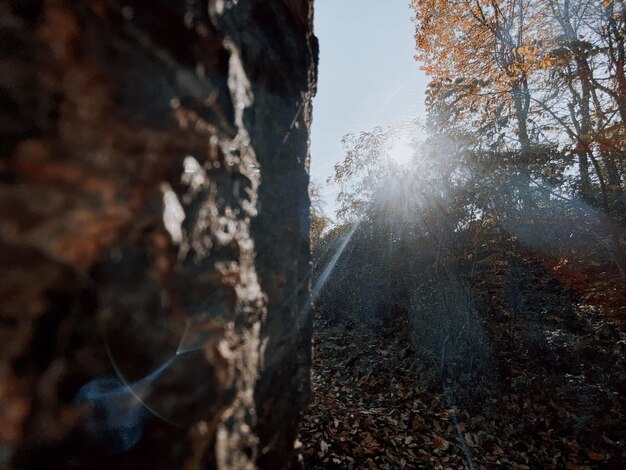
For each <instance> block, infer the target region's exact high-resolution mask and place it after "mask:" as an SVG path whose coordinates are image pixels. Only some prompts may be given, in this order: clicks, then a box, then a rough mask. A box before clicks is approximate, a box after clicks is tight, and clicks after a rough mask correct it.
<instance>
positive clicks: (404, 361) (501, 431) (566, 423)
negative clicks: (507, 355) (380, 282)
mask: <svg viewBox="0 0 626 470" xmlns="http://www.w3.org/2000/svg"><path fill="white" fill-rule="evenodd" d="M399 332H400V328H399V327H396V329H395V330H392V331H386V332H385V333H383V334H380V332H379V334H376V335H374V334H370V333H367V332H364V331H362V330H359V329H347V328H346V327H345V326H344V325H339V326H330V325H328V324H326V323H325V322H324V321H321V320H318V321H317V328H316V333H315V335H314V345H315V355H314V366H313V375H312V391H313V394H312V402H311V405H310V407H309V410H308V412H307V413H306V414H305V416H304V417H303V421H302V425H301V433H300V441H302V447H301V452H302V453H301V459H302V463H303V464H304V467H305V468H311V469H317V468H348V469H356V468H367V469H413V468H431V469H465V468H476V469H480V470H483V469H490V468H496V467H502V468H511V469H520V470H522V469H536V468H542V469H561V468H565V469H571V470H587V469H595V468H615V469H622V468H626V466H624V462H626V451H625V450H624V443H625V441H624V431H623V429H622V430H621V431H620V430H619V429H618V430H612V431H611V430H610V431H611V432H613V434H611V432H608V431H607V433H601V434H600V435H590V434H589V433H586V432H585V430H584V423H583V428H582V430H581V429H578V430H575V429H574V426H573V425H572V423H576V422H577V420H580V419H582V418H584V417H582V416H581V417H579V416H578V415H577V410H576V408H575V407H574V405H573V404H570V403H568V402H567V400H563V399H562V398H563V397H559V398H557V397H556V396H555V399H554V400H553V399H552V398H551V395H550V390H548V389H545V387H546V384H545V383H541V381H540V380H538V379H537V378H532V380H531V379H530V378H527V379H528V380H529V381H530V382H533V383H536V384H537V387H538V388H537V389H536V390H526V391H525V392H524V393H521V392H520V394H516V393H511V391H510V390H508V391H506V390H505V391H504V392H503V390H502V388H498V387H494V389H493V390H489V388H488V387H485V385H481V384H476V385H475V388H476V390H477V393H478V392H479V393H478V394H479V395H480V397H481V398H480V400H479V401H474V402H472V404H471V405H470V406H465V407H459V406H453V404H452V403H451V401H450V399H449V398H448V399H446V395H444V394H442V393H437V392H433V391H429V390H426V389H424V388H423V387H422V386H421V383H422V381H421V378H420V376H419V375H418V374H416V373H414V372H413V370H414V365H413V363H412V360H413V358H412V354H411V351H410V349H411V346H410V341H409V340H408V338H406V337H402V336H401V334H400V333H399ZM515 372H517V373H518V374H520V375H522V374H523V372H520V371H517V370H515ZM448 386H449V390H451V391H454V390H455V389H456V388H457V387H458V384H454V383H449V384H448ZM542 387H543V388H544V389H543V390H542ZM606 413H608V414H609V415H611V416H612V417H614V419H615V422H618V423H619V422H620V420H621V423H622V427H623V424H624V420H623V418H624V413H623V409H622V408H621V406H620V405H619V404H618V402H617V401H616V403H615V406H614V407H613V408H611V409H608V410H606ZM594 432H596V433H597V430H594ZM615 432H617V433H618V434H619V433H620V432H621V435H620V436H619V437H621V439H619V438H616V436H615ZM607 434H611V436H610V437H609V436H608V435H607ZM582 438H586V439H587V440H586V441H584V442H583V441H581V439H582ZM470 462H471V464H470ZM470 465H471V466H470Z"/></svg>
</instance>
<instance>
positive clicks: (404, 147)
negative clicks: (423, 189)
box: [387, 136, 415, 166]
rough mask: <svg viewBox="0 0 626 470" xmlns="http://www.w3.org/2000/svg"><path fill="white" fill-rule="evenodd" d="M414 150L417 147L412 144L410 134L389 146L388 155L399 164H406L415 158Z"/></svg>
mask: <svg viewBox="0 0 626 470" xmlns="http://www.w3.org/2000/svg"><path fill="white" fill-rule="evenodd" d="M414 152H415V149H414V148H413V146H412V145H411V142H410V140H409V138H408V136H401V137H400V138H398V139H397V140H395V141H394V142H393V144H392V145H391V146H390V147H389V150H388V151H387V157H389V159H390V160H391V161H392V162H394V163H396V164H398V165H403V166H406V165H408V164H409V162H410V161H411V159H412V158H413V153H414Z"/></svg>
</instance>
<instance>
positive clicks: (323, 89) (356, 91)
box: [311, 0, 427, 216]
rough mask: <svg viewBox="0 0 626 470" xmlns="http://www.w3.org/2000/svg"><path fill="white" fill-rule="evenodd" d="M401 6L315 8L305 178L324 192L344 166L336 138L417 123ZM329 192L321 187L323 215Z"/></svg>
mask: <svg viewBox="0 0 626 470" xmlns="http://www.w3.org/2000/svg"><path fill="white" fill-rule="evenodd" d="M408 5H409V2H408V0H316V1H315V25H314V28H315V34H316V36H317V37H318V39H319V42H320V62H319V80H318V90H317V96H316V97H315V98H314V100H313V127H312V135H311V177H312V179H313V181H315V182H317V183H320V184H322V186H326V185H325V181H326V178H327V177H328V176H330V175H331V174H332V172H333V166H334V164H335V163H336V162H338V161H340V160H342V159H343V148H342V146H341V138H342V136H343V135H344V134H346V133H349V132H359V131H365V130H369V129H371V128H373V127H375V126H387V125H394V124H402V123H405V122H406V121H409V120H411V119H414V118H416V117H419V116H422V114H423V111H424V92H425V90H426V84H427V78H426V76H425V75H424V73H423V72H421V71H420V70H419V64H418V63H417V62H415V61H414V59H413V55H414V44H415V43H414V39H413V34H414V27H413V23H412V22H411V11H410V10H409V6H408ZM335 195H336V190H335V189H333V188H328V187H323V196H324V199H325V203H326V212H327V215H329V216H333V215H334V208H335V205H334V199H335Z"/></svg>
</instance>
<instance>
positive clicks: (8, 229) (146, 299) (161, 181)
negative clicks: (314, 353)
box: [0, 0, 317, 469]
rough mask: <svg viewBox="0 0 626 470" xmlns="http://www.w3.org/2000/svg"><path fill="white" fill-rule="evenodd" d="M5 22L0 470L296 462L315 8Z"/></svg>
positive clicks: (150, 6)
mask: <svg viewBox="0 0 626 470" xmlns="http://www.w3.org/2000/svg"><path fill="white" fill-rule="evenodd" d="M0 31H1V33H2V34H1V37H2V42H3V47H2V52H0V133H1V135H2V138H1V139H0V214H1V219H0V265H1V270H2V275H1V276H0V295H1V299H2V302H1V304H0V467H5V466H6V465H9V466H11V467H13V468H48V469H54V468H91V469H97V468H164V469H171V468H186V469H193V468H234V469H243V468H255V467H261V468H285V467H288V466H290V465H292V464H293V460H294V441H295V437H296V432H297V419H298V413H299V412H300V410H301V409H302V408H303V406H304V404H305V403H306V400H307V398H308V393H309V392H308V391H309V362H310V352H309V351H310V335H311V319H310V315H309V308H308V304H309V287H308V279H309V261H310V255H309V235H308V233H309V198H308V193H307V186H308V158H309V157H308V136H309V128H310V122H311V97H312V95H313V94H314V92H315V82H316V61H317V41H316V39H315V37H314V36H313V33H312V0H269V1H268V0H247V1H240V2H232V1H220V0H188V1H186V2H184V1H171V0H154V1H151V2H146V1H141V0H126V1H103V0H91V1H86V2H73V1H70V0H2V1H0ZM155 371H156V372H155ZM106 377H113V378H114V379H103V378H106ZM120 378H123V380H124V381H126V382H127V383H128V384H130V383H135V384H136V390H134V391H133V393H132V394H131V393H128V390H127V388H128V387H122V390H121V391H117V392H116V393H117V395H110V394H109V395H106V396H104V398H103V395H102V393H101V392H103V391H104V390H103V389H101V388H100V389H99V388H98V387H97V386H96V385H98V386H99V385H102V384H104V383H115V382H111V380H119V379H120ZM94 380H96V382H93V381H94ZM98 380H100V381H98ZM107 380H108V382H107ZM87 383H91V384H92V388H91V389H84V388H83V389H81V387H83V386H84V385H85V384H87ZM93 384H96V385H93ZM145 384H148V385H147V386H146V385H145ZM79 390H83V391H85V390H91V391H92V392H93V391H94V390H96V392H98V393H100V395H98V393H96V398H97V399H98V400H99V401H97V402H93V400H92V401H91V402H88V403H91V405H92V406H77V403H76V396H77V394H78V393H79ZM81 393H83V392H81ZM85 393H86V392H85ZM124 394H126V395H124ZM121 397H126V398H124V399H125V400H127V402H128V403H130V405H128V409H124V410H123V411H124V412H128V413H126V414H124V413H122V412H121V411H120V409H121V408H120V407H122V408H123V406H126V405H124V400H123V399H122V398H121ZM139 400H141V401H142V402H143V403H144V405H142V404H141V403H139ZM94 403H97V404H100V405H103V404H110V403H112V404H113V405H112V406H113V413H114V416H113V418H114V419H113V418H112V417H111V416H112V415H107V416H108V418H109V419H108V420H102V419H101V418H102V416H99V415H98V416H96V415H94V414H93V411H94V409H96V410H97V409H98V408H97V407H95V408H94V406H93V405H94ZM98 406H99V405H98ZM103 406H104V405H103ZM109 411H110V410H109ZM115 413H117V414H115ZM127 415H128V416H127ZM137 416H141V417H142V418H141V419H139V418H137V422H131V421H132V419H131V418H132V417H137ZM144 416H145V419H144V418H143V417H144ZM98 420H100V421H98ZM119 421H122V422H119ZM140 424H141V425H140ZM94 430H95V432H94ZM122 431H123V432H126V433H127V435H125V436H124V437H123V438H120V436H119V435H118V433H120V432H122ZM131 431H132V433H137V435H136V436H135V435H134V434H133V435H132V436H129V435H128V433H129V432H131ZM132 433H131V434H132ZM135 437H136V438H138V442H137V443H136V445H134V446H132V445H127V446H126V447H130V449H128V450H127V451H126V452H122V453H115V452H112V451H111V450H112V442H111V441H112V440H113V441H115V443H116V444H119V443H120V439H122V441H123V442H122V443H128V442H130V443H131V444H134V440H136V439H135ZM131 441H132V442H131ZM113 447H115V446H113ZM118 447H119V446H118ZM118 450H119V449H118Z"/></svg>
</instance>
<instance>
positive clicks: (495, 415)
mask: <svg viewBox="0 0 626 470" xmlns="http://www.w3.org/2000/svg"><path fill="white" fill-rule="evenodd" d="M411 8H412V13H413V15H414V18H415V31H416V33H415V41H416V59H417V60H418V61H419V62H421V63H422V64H423V70H425V71H426V72H427V73H428V75H429V77H430V80H431V81H430V84H429V86H428V91H427V94H426V109H427V116H426V118H425V119H424V120H423V121H419V120H416V121H415V122H413V123H411V124H409V125H406V126H403V127H386V128H383V127H377V128H374V129H371V130H364V131H363V132H360V133H358V134H349V135H346V136H345V137H344V139H343V144H344V148H345V157H344V159H343V161H341V162H340V163H338V164H337V165H336V166H335V171H334V176H332V177H331V178H329V181H328V183H329V184H334V185H336V186H338V187H339V188H340V192H339V196H338V198H337V207H338V210H337V214H336V223H333V222H331V220H330V219H328V218H327V217H326V216H325V215H324V214H323V212H322V210H321V204H320V203H319V196H318V195H319V192H320V191H319V188H316V187H313V189H312V191H311V192H312V199H313V212H314V214H313V227H312V243H313V250H314V258H315V273H314V274H315V281H316V284H315V289H314V293H313V294H314V298H315V302H316V306H317V311H318V319H317V322H318V325H321V326H319V328H321V330H320V332H318V333H317V342H318V345H317V347H318V353H317V354H318V361H322V366H320V365H318V368H323V364H324V361H328V360H334V361H337V360H339V359H338V357H341V358H342V360H345V362H344V363H342V364H343V366H342V367H347V368H349V369H350V368H351V369H353V370H356V372H355V374H356V378H355V379H354V380H355V382H354V383H355V384H356V385H355V387H357V386H358V387H357V388H364V387H365V388H367V386H368V384H369V385H372V384H371V383H370V382H371V380H374V381H375V382H376V381H377V380H378V379H376V378H375V377H376V376H379V377H380V376H381V375H383V376H384V374H386V373H387V374H394V373H395V374H398V373H400V374H402V372H398V371H397V370H396V372H393V370H395V369H389V370H386V369H387V368H386V367H385V366H384V365H380V364H379V365H378V366H377V365H376V364H375V363H374V362H372V361H371V360H370V359H371V357H370V359H365V358H366V357H368V356H367V355H368V353H367V352H366V351H370V353H371V350H370V349H368V348H371V347H372V346H373V345H377V346H376V347H377V348H379V349H383V350H385V351H387V352H386V353H384V354H387V353H389V354H392V355H394V354H396V353H397V355H396V356H394V357H395V358H396V362H399V363H402V364H405V366H403V367H405V368H407V367H408V368H410V369H411V370H412V371H413V372H414V373H415V374H416V377H418V378H417V379H414V380H417V381H418V382H419V383H420V384H422V385H423V386H424V387H425V389H426V390H430V391H432V392H433V393H436V394H437V393H438V394H439V395H438V396H439V397H440V399H441V401H442V402H443V403H444V404H445V406H446V407H448V408H450V407H452V408H454V407H455V406H457V405H458V406H460V410H463V411H459V409H458V408H455V409H456V412H455V413H457V414H454V413H453V414H454V419H452V418H451V417H450V416H448V418H446V420H444V421H445V423H444V424H442V427H443V429H444V431H441V432H432V426H428V425H425V428H427V429H428V431H427V432H432V434H433V435H434V437H433V440H432V442H433V448H434V451H431V452H429V453H426V454H427V455H425V456H424V455H422V456H421V457H423V459H422V460H423V462H424V465H426V467H427V468H430V467H429V465H430V464H432V465H435V464H434V462H435V461H437V462H439V465H444V466H443V467H441V468H444V467H445V464H441V460H436V459H435V458H434V457H433V455H435V456H436V455H438V453H439V454H441V455H443V454H446V453H450V455H451V456H450V459H451V460H449V462H455V460H454V459H455V458H456V459H457V460H456V462H457V464H458V465H459V467H460V468H463V467H464V466H465V467H469V468H475V467H481V468H484V465H490V464H494V463H498V464H503V465H508V467H507V468H595V467H598V468H623V465H624V464H625V462H626V455H625V454H624V450H623V449H624V445H625V442H626V441H625V438H626V435H625V433H624V430H623V420H624V405H625V402H624V397H625V396H626V335H625V333H624V329H623V322H624V320H625V319H626V283H625V269H626V256H625V253H626V251H625V250H626V241H625V234H626V192H625V191H626V181H625V178H624V176H625V171H626V127H625V125H624V123H625V122H626V74H625V65H626V49H625V46H626V44H625V41H626V5H625V3H624V2H622V1H621V0H604V1H599V0H572V1H570V0H413V1H412V3H411ZM415 99H419V97H415ZM398 152H400V153H403V154H404V155H401V156H399V155H398ZM316 201H317V202H316ZM319 328H318V329H319ZM337 328H338V329H339V330H337ZM352 329H356V330H358V331H359V333H354V336H355V337H357V336H358V337H365V338H369V339H367V340H366V343H367V344H366V345H362V346H359V345H357V346H353V345H350V344H348V342H346V343H342V344H343V346H341V347H340V350H341V351H342V352H341V353H337V354H339V356H333V353H332V351H333V348H335V347H336V345H334V346H332V347H331V346H324V341H330V340H328V339H327V338H328V337H331V338H332V337H333V332H335V333H337V331H340V330H341V331H352ZM324 335H326V337H327V338H326V339H325V338H324V337H323V336H324ZM337 337H338V336H337ZM344 341H345V340H344ZM390 344H393V345H395V346H390ZM342 348H343V349H342ZM394 348H396V349H394ZM346 351H348V352H346ZM389 351H391V352H389ZM393 351H396V352H393ZM408 355H410V356H411V357H410V359H407V356H408ZM333 357H334V359H330V358H333ZM387 359H388V358H387ZM387 359H385V360H387ZM407 360H408V362H406V361H407ZM389 361H391V360H390V359H389ZM331 369H332V370H330V371H329V370H326V369H324V370H325V373H326V374H329V373H332V371H333V370H336V371H337V372H336V380H335V379H325V380H323V381H322V383H320V384H318V395H315V394H314V406H313V407H312V409H313V410H314V411H312V412H310V413H312V414H313V417H308V418H307V419H306V420H305V427H304V429H305V430H304V432H305V434H306V433H312V434H313V436H317V439H315V441H318V440H319V439H320V438H322V437H323V439H326V441H324V442H327V441H328V440H333V439H337V438H338V436H339V440H340V441H341V442H347V441H351V440H352V439H353V438H352V437H350V438H347V437H346V436H347V435H343V434H341V425H340V424H338V422H337V421H336V420H335V423H334V426H331V431H322V429H323V426H322V425H321V424H319V418H320V415H321V416H322V421H323V416H324V410H326V411H328V412H329V413H330V411H329V410H330V409H333V410H334V411H333V413H336V412H337V411H336V409H335V408H333V406H332V405H329V404H328V403H327V400H328V399H324V398H323V397H322V395H323V393H327V392H332V391H333V390H335V388H338V389H342V386H345V382H346V381H348V382H349V380H352V379H347V378H346V377H347V376H344V375H342V374H343V372H338V371H339V370H340V368H339V366H338V368H337V369H333V368H332V367H331ZM400 369H402V367H401V368H400ZM398 370H399V369H398ZM348 375H349V374H348ZM314 377H315V376H314ZM372 377H374V379H372ZM320 380H321V379H320ZM390 380H395V379H390ZM412 380H413V379H412ZM342 384H343V385H342ZM407 384H408V385H407ZM411 384H413V385H411ZM414 384H415V382H411V380H409V379H407V382H406V384H405V385H406V386H408V387H412V386H414ZM372 386H373V387H374V389H375V390H376V389H377V388H378V389H380V388H381V387H383V388H384V387H387V385H384V381H380V380H378V381H377V382H376V383H375V384H374V385H372ZM325 387H326V388H325ZM320 390H323V392H320ZM335 391H336V390H335ZM346 393H348V392H347V391H346ZM350 393H351V392H350ZM355 393H358V392H355ZM370 393H372V392H370ZM331 395H333V393H331ZM337 396H339V395H338V394H337ZM441 397H443V398H441ZM394 403H396V402H394ZM557 403H558V404H557ZM372 406H373V405H372ZM394 406H395V405H394ZM397 406H399V407H402V406H404V405H397ZM406 406H407V410H409V409H415V406H416V405H415V403H413V404H410V405H406ZM432 406H433V407H435V405H434V404H433V405H432ZM463 413H466V414H467V416H466V417H465V418H463V416H464V415H463ZM470 416H472V417H476V418H477V419H478V417H481V418H480V419H482V420H483V424H479V423H478V422H476V421H474V418H472V419H470ZM314 419H318V422H315V421H314ZM333 419H334V418H333ZM381 419H383V417H381ZM312 420H313V421H312ZM398 420H399V421H401V419H400V418H398ZM339 421H341V420H339ZM485 422H486V423H489V424H490V426H491V428H490V429H489V430H488V431H487V432H485V430H486V429H487V428H488V427H489V426H485V424H484V423H485ZM459 423H460V424H461V426H460V425H459ZM620 423H622V424H620ZM344 424H345V423H344ZM381 426H382V425H381ZM419 426H421V425H419V424H418V425H415V422H413V425H408V428H409V429H411V430H412V431H415V430H416V429H418V430H419ZM446 426H447V427H446ZM459 426H460V427H461V428H462V430H461V431H459ZM470 428H473V429H474V431H473V432H475V433H476V432H478V434H479V435H480V433H481V432H482V433H483V434H484V435H482V437H480V436H479V438H476V434H474V435H473V436H474V437H472V431H471V429H470ZM332 429H335V431H332ZM445 429H447V430H448V431H445ZM479 430H480V431H479ZM466 431H467V433H466ZM445 432H448V433H449V435H450V436H452V437H449V438H447V440H446V439H445V438H443V439H444V441H445V442H446V443H448V444H450V443H451V442H456V444H452V445H450V447H448V445H444V444H441V442H440V441H438V440H436V439H439V438H440V436H442V435H443V434H445ZM329 433H330V434H329ZM468 433H469V438H468V437H467V434H468ZM318 434H319V435H318ZM322 434H323V436H322ZM353 434H356V431H355V433H353ZM409 434H410V432H409ZM341 436H343V437H341ZM464 436H465V437H464ZM494 436H497V437H494ZM361 437H362V438H363V436H361ZM457 438H458V439H457ZM365 439H367V438H365ZM375 447H376V446H375ZM381 447H386V446H384V445H383V446H381ZM392 447H393V446H392ZM400 447H402V446H398V448H394V450H393V451H391V454H390V453H389V452H390V451H389V448H388V447H387V451H386V452H387V454H385V453H384V452H382V451H381V452H382V453H381V452H379V450H380V449H379V448H376V449H375V450H374V451H373V452H372V449H371V447H368V445H367V444H363V443H361V444H356V443H355V444H354V445H352V444H350V445H349V446H343V445H341V446H339V450H338V451H337V452H338V453H335V454H332V452H331V451H329V450H328V446H326V448H324V446H322V449H321V450H320V448H319V447H318V446H317V445H316V444H313V445H312V447H310V448H308V449H307V450H306V451H305V456H309V458H312V459H313V461H315V462H317V463H318V464H323V465H328V464H329V462H333V461H334V463H335V464H338V463H339V462H343V463H346V462H349V461H350V460H349V459H348V460H345V459H344V454H347V455H349V456H350V455H351V456H352V457H354V456H355V453H356V454H358V453H359V452H362V453H363V454H362V457H363V458H364V459H365V458H367V459H368V462H370V461H371V463H372V465H370V467H371V468H378V466H381V467H380V468H396V467H395V466H394V462H395V464H398V462H404V463H403V464H402V466H404V465H408V464H407V462H411V460H412V458H413V457H411V456H410V455H409V456H408V457H407V454H406V446H404V447H405V448H404V450H399V448H400ZM348 448H349V449H350V452H346V451H347V449H348ZM453 449H456V450H453ZM498 449H499V450H498ZM503 449H504V450H503ZM546 449H547V450H546ZM409 450H410V449H409ZM307 452H308V453H307ZM394 452H396V453H394ZM333 455H334V457H333ZM359 455H361V454H359ZM385 455H386V457H385ZM390 455H391V456H390ZM441 455H440V457H441ZM332 459H335V460H332ZM431 459H432V460H431ZM418 460H419V459H418ZM357 461H358V458H357ZM428 462H430V464H428ZM444 462H446V460H444ZM368 465H369V463H368ZM385 465H387V467H385ZM455 468H456V467H455Z"/></svg>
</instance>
